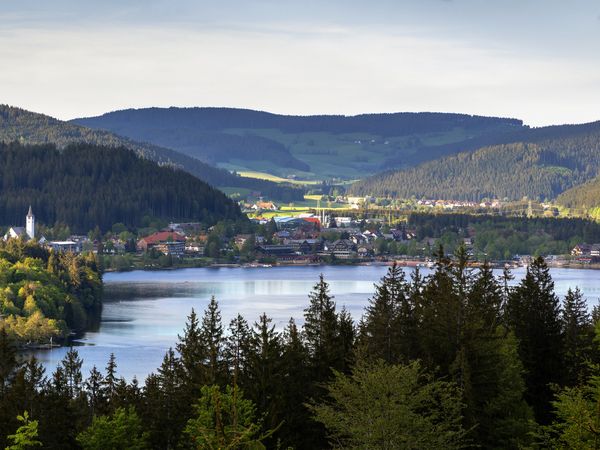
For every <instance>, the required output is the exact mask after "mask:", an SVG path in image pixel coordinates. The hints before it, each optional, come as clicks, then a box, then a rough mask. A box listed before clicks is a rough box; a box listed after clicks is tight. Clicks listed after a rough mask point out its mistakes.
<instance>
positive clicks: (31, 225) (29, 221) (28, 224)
mask: <svg viewBox="0 0 600 450" xmlns="http://www.w3.org/2000/svg"><path fill="white" fill-rule="evenodd" d="M25 232H26V233H27V236H28V237H29V239H33V238H35V216H34V215H33V211H32V210H31V205H29V212H28V213H27V218H26V221H25Z"/></svg>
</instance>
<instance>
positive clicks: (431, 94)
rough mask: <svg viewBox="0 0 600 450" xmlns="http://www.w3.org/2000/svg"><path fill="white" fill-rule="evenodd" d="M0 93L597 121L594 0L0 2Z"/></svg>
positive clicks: (13, 98) (3, 96) (67, 103)
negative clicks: (459, 113) (438, 112)
mask: <svg viewBox="0 0 600 450" xmlns="http://www.w3.org/2000/svg"><path fill="white" fill-rule="evenodd" d="M0 103H8V104H11V105H15V106H20V107H23V108H26V109H31V110H34V111H37V112H43V113H46V114H50V115H52V116H55V117H58V118H61V119H70V118H74V117H80V116H89V115H97V114H101V113H103V112H107V111H112V110H116V109H123V108H130V107H145V106H171V105H173V106H235V107H244V108H253V109H262V110H267V111H272V112H278V113H289V114H317V113H340V114H357V113H362V112H392V111H445V112H465V113H472V114H484V115H499V116H509V117H518V118H521V119H523V120H524V121H525V122H526V123H528V124H531V125H545V124H552V123H577V122H587V121H593V120H600V2H598V1H592V0H411V1H404V0H393V1H391V0H390V1H388V0H370V1H366V0H364V1H355V0H319V1H312V0H302V1H288V0H257V1H255V0H219V1H210V2H208V1H201V0H196V1H191V0H189V1H188V0H185V1H180V0H169V1H166V0H95V1H87V0H52V1H49V0H1V1H0Z"/></svg>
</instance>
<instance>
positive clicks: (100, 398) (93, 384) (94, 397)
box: [84, 366, 106, 421]
mask: <svg viewBox="0 0 600 450" xmlns="http://www.w3.org/2000/svg"><path fill="white" fill-rule="evenodd" d="M84 386H85V390H86V393H87V396H88V403H89V407H90V415H91V417H90V421H91V420H92V419H93V417H94V416H96V415H100V414H102V412H103V411H104V410H105V401H106V397H105V396H104V377H103V376H102V373H100V371H99V370H98V369H97V368H96V366H94V367H92V370H90V375H89V377H88V378H87V379H86V380H85V382H84Z"/></svg>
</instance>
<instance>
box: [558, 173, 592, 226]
mask: <svg viewBox="0 0 600 450" xmlns="http://www.w3.org/2000/svg"><path fill="white" fill-rule="evenodd" d="M557 201H558V203H560V204H561V205H563V206H566V207H567V208H575V209H578V210H584V211H585V212H588V213H590V214H591V215H592V216H593V217H595V218H597V219H600V177H596V178H594V179H593V180H591V181H588V182H587V183H585V184H582V185H580V186H576V187H574V188H571V189H569V190H568V191H565V192H563V193H562V194H561V195H559V196H558V198H557Z"/></svg>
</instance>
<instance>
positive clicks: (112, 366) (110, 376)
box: [103, 353, 117, 411]
mask: <svg viewBox="0 0 600 450" xmlns="http://www.w3.org/2000/svg"><path fill="white" fill-rule="evenodd" d="M103 385H104V395H105V397H106V399H107V401H108V407H109V410H110V411H113V410H114V408H113V405H112V403H113V400H114V398H115V391H116V388H117V359H116V358H115V354H114V353H111V354H110V356H109V358H108V363H107V365H106V376H105V377H104V380H103Z"/></svg>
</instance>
